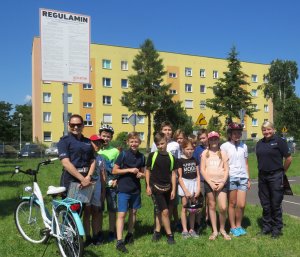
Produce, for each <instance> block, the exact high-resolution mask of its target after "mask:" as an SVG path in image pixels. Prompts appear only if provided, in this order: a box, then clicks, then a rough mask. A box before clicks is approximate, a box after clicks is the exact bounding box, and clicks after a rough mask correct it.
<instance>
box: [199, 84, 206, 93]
mask: <svg viewBox="0 0 300 257" xmlns="http://www.w3.org/2000/svg"><path fill="white" fill-rule="evenodd" d="M200 93H202V94H204V93H206V86H205V85H200Z"/></svg>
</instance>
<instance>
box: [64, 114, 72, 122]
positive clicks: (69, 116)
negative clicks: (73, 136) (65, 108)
mask: <svg viewBox="0 0 300 257" xmlns="http://www.w3.org/2000/svg"><path fill="white" fill-rule="evenodd" d="M71 116H72V113H71V112H68V118H67V121H69V120H70V118H71ZM62 121H63V122H64V121H65V119H64V113H62Z"/></svg>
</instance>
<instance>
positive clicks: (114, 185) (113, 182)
mask: <svg viewBox="0 0 300 257" xmlns="http://www.w3.org/2000/svg"><path fill="white" fill-rule="evenodd" d="M116 186H117V180H116V179H114V180H112V183H111V187H116Z"/></svg>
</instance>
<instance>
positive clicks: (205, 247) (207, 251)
mask: <svg viewBox="0 0 300 257" xmlns="http://www.w3.org/2000/svg"><path fill="white" fill-rule="evenodd" d="M299 157H300V156H299V155H298V156H295V157H294V160H293V165H292V166H291V169H290V171H289V173H291V174H289V175H291V176H295V175H297V174H296V167H299ZM37 162H38V160H32V159H29V160H15V159H13V160H12V159H10V160H5V159H0V185H1V194H0V207H1V208H0V256H11V257H13V256H22V257H23V256H45V257H46V256H51V257H53V256H59V253H58V248H57V245H56V243H55V241H54V239H51V240H50V241H49V243H48V244H47V245H34V244H31V243H29V242H27V241H25V240H24V239H23V238H22V237H21V235H20V234H19V233H18V231H17V229H16V226H15V224H14V218H13V212H14V208H15V206H16V204H17V203H18V198H19V196H20V194H21V193H22V190H23V188H24V186H25V185H28V184H29V183H28V178H27V177H25V176H24V175H21V174H19V175H16V176H14V177H13V178H11V172H12V171H13V170H14V166H15V165H20V166H22V168H24V169H26V168H29V167H32V166H33V167H34V165H36V163H37ZM254 162H255V161H254V156H253V155H250V157H249V163H250V167H251V171H252V176H253V177H255V174H257V171H256V168H254V167H256V166H255V165H256V164H255V163H254ZM60 174H61V165H60V163H59V162H58V161H57V162H56V163H55V164H53V165H48V166H45V167H42V168H41V170H40V174H39V177H38V181H39V184H40V187H41V190H42V192H43V194H44V195H45V192H46V188H47V186H48V185H50V184H52V185H58V183H59V178H60ZM298 175H299V174H298ZM144 188H145V187H144V185H143V189H144ZM142 197H143V207H142V209H141V210H140V211H139V213H138V221H137V224H136V232H135V239H136V240H135V243H134V245H132V246H128V249H129V252H130V254H128V256H156V257H158V256H175V257H176V256H178V257H179V256H208V257H209V256H223V257H227V256H230V257H234V256H247V257H248V256H268V257H269V256H274V257H275V256H278V257H279V256H289V257H292V256H295V257H296V256H299V253H300V244H299V231H300V219H297V218H294V217H290V216H288V215H284V224H285V225H284V229H283V233H284V235H283V236H282V237H281V238H280V239H278V240H272V239H271V238H270V237H259V236H256V233H257V232H259V231H260V226H259V221H260V217H261V208H260V206H251V205H247V207H246V210H245V218H244V224H243V225H244V227H245V228H246V229H247V231H248V234H247V235H246V236H243V237H240V238H233V239H232V240H231V241H225V240H223V239H222V238H220V237H219V238H218V239H217V240H216V241H214V242H210V241H209V240H208V236H209V234H210V229H209V228H207V229H206V230H205V231H204V232H203V234H202V235H201V236H200V238H199V239H187V240H184V239H182V238H181V234H180V233H175V240H176V244H175V245H172V246H170V245H168V244H167V243H166V238H165V237H163V238H162V240H161V241H160V242H158V243H152V242H151V235H152V226H153V206H152V202H151V200H150V198H149V197H147V196H146V195H145V191H143V195H142ZM107 228H108V221H107V213H106V212H105V220H104V230H105V231H106V230H107ZM43 253H44V255H43ZM119 255H120V254H119V253H118V252H117V251H116V250H115V244H114V243H110V244H104V245H101V246H97V247H95V246H91V247H89V248H87V249H86V251H85V255H84V256H91V257H95V256H119Z"/></svg>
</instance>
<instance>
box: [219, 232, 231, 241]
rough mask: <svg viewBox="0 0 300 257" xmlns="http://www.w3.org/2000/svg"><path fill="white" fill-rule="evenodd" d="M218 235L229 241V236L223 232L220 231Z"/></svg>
mask: <svg viewBox="0 0 300 257" xmlns="http://www.w3.org/2000/svg"><path fill="white" fill-rule="evenodd" d="M219 235H220V236H222V237H223V238H224V239H225V240H228V241H229V240H231V237H230V235H228V234H227V233H226V231H225V230H224V231H220V232H219Z"/></svg>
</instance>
